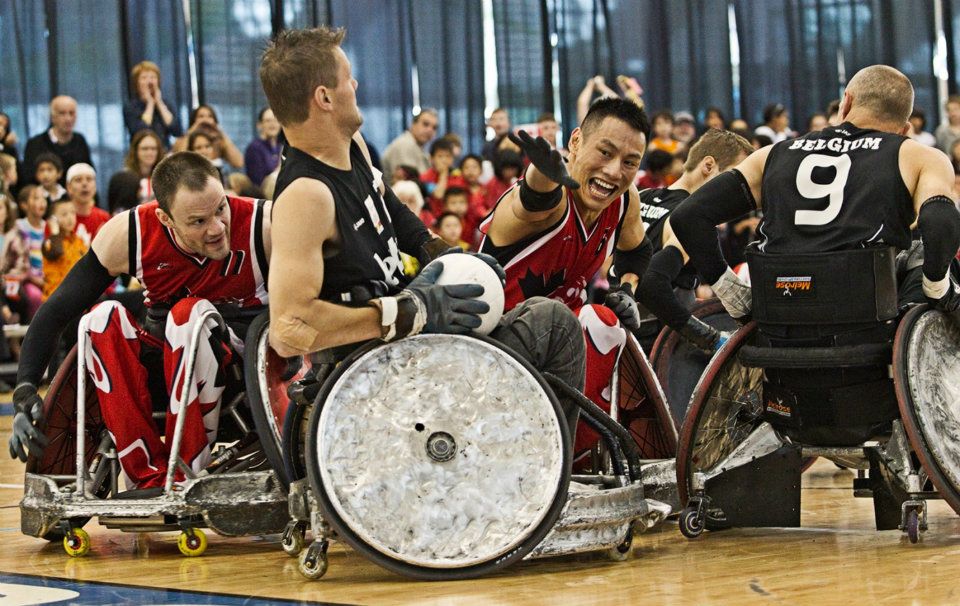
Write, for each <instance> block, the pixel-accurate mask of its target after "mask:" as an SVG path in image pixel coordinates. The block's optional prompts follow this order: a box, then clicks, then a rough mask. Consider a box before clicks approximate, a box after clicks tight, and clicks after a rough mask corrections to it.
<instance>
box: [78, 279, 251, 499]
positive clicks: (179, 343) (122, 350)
mask: <svg viewBox="0 0 960 606" xmlns="http://www.w3.org/2000/svg"><path fill="white" fill-rule="evenodd" d="M211 309H214V307H213V305H212V304H211V303H210V302H209V301H207V300H205V299H197V298H187V299H183V300H182V301H180V302H179V303H177V304H176V305H174V306H173V308H172V309H171V310H170V313H169V314H168V316H167V324H166V330H165V339H164V342H162V343H161V342H160V340H159V339H157V338H156V337H154V336H153V335H151V334H149V333H147V332H146V331H145V330H144V329H143V328H142V327H141V326H140V325H139V324H137V322H136V320H135V319H134V318H133V316H132V315H131V314H130V312H129V311H127V309H126V308H124V307H123V306H122V305H120V304H119V303H118V302H116V301H106V302H103V303H100V304H99V305H97V306H96V307H94V308H93V309H92V310H91V311H90V312H89V313H88V314H87V315H86V316H84V319H83V321H82V322H81V326H84V325H86V326H87V331H88V335H89V338H88V340H87V347H86V351H84V352H82V353H83V355H84V356H85V360H86V367H87V372H88V374H89V376H90V379H91V381H92V383H93V384H94V386H95V387H96V389H97V395H98V398H99V403H100V411H101V413H102V415H103V420H104V423H105V424H106V426H107V430H108V431H109V432H110V435H111V437H112V438H113V441H114V443H115V444H116V447H117V454H118V455H119V459H120V465H121V466H122V467H123V471H124V473H125V474H126V476H127V480H128V481H127V486H128V488H151V487H156V486H163V484H164V481H165V479H166V474H167V464H168V461H169V458H170V453H169V450H168V448H169V446H170V445H171V444H172V441H173V433H174V428H175V427H176V420H177V415H178V414H179V413H180V404H179V403H180V402H185V403H186V414H187V418H186V419H185V421H184V428H183V435H182V437H181V442H180V458H181V459H183V460H184V461H185V462H186V464H187V465H188V466H189V467H190V468H191V469H193V470H194V471H200V470H202V469H203V468H204V467H206V466H207V464H208V463H209V462H210V452H211V447H212V445H213V443H214V442H215V441H216V436H217V427H218V425H219V421H220V401H221V398H222V396H223V390H224V388H225V387H226V373H225V370H226V368H227V366H228V365H229V364H230V362H231V360H232V359H233V356H235V355H236V354H235V353H234V351H233V350H232V349H231V346H230V344H229V343H228V342H227V341H226V340H225V339H229V340H230V341H232V342H233V343H234V344H235V345H236V344H237V343H239V340H238V339H236V337H235V336H234V335H233V333H232V331H229V329H227V331H228V332H229V335H223V334H222V331H221V330H220V328H219V325H218V324H217V323H216V321H215V320H213V319H208V320H207V321H206V322H205V323H204V327H203V328H202V330H201V338H200V340H199V345H198V348H197V357H196V363H195V365H194V374H193V377H186V376H185V374H186V364H187V356H188V355H189V348H190V337H191V333H192V332H193V327H194V326H195V325H196V323H197V322H198V321H199V320H200V316H201V314H203V313H204V312H205V311H208V310H211ZM85 323H87V324H85ZM240 347H241V348H242V345H241V346H240ZM146 348H154V349H162V351H163V372H164V378H165V383H164V384H165V386H166V389H167V393H168V394H169V395H170V402H169V406H168V407H167V413H166V432H165V433H166V435H165V440H161V438H160V431H159V430H158V429H157V426H156V424H155V423H154V421H153V406H152V401H151V396H150V391H149V389H148V382H147V377H148V374H149V373H150V372H151V369H148V368H147V367H146V366H144V364H143V362H142V359H141V355H142V354H143V353H144V351H145V349H146ZM153 372H156V369H154V370H153ZM184 390H186V393H184ZM176 479H177V480H182V479H183V476H182V474H181V473H179V472H178V473H177V476H176Z"/></svg>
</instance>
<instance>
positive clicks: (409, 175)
mask: <svg viewBox="0 0 960 606" xmlns="http://www.w3.org/2000/svg"><path fill="white" fill-rule="evenodd" d="M390 177H391V178H390V182H391V183H399V182H400V181H417V182H419V181H420V172H419V171H418V170H417V169H416V168H414V167H413V166H408V165H406V164H403V165H401V166H397V167H396V168H394V169H393V173H392V174H391V175H390Z"/></svg>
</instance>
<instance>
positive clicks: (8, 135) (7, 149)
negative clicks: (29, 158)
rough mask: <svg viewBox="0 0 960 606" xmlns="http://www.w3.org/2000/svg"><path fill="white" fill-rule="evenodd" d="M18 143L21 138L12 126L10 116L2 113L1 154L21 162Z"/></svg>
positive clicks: (0, 130) (0, 116)
mask: <svg viewBox="0 0 960 606" xmlns="http://www.w3.org/2000/svg"><path fill="white" fill-rule="evenodd" d="M17 143H19V138H18V137H17V133H15V132H13V128H11V126H10V116H8V115H7V114H6V113H5V112H0V153H4V154H7V155H9V156H13V157H14V159H17V160H19V159H20V155H19V154H18V153H17Z"/></svg>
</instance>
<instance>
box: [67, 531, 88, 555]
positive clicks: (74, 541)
mask: <svg viewBox="0 0 960 606" xmlns="http://www.w3.org/2000/svg"><path fill="white" fill-rule="evenodd" d="M63 550H64V551H66V552H67V555H68V556H70V557H71V558H79V557H82V556H85V555H87V552H89V551H90V535H88V534H87V531H86V530H84V529H83V528H71V529H70V531H69V532H68V533H67V534H66V535H64V537H63Z"/></svg>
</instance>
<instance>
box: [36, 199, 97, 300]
mask: <svg viewBox="0 0 960 606" xmlns="http://www.w3.org/2000/svg"><path fill="white" fill-rule="evenodd" d="M47 225H48V227H49V228H50V236H49V237H47V239H45V240H44V241H43V248H42V252H43V300H44V301H46V300H47V299H48V298H50V295H52V294H53V291H55V290H56V289H57V287H58V286H60V283H61V282H63V279H64V278H66V277H67V273H68V272H69V271H70V269H71V268H72V267H73V266H74V265H75V264H76V263H77V261H79V260H80V258H81V257H82V256H83V255H85V254H86V253H87V248H88V246H87V245H86V243H84V241H83V238H81V237H80V236H78V235H77V205H76V203H75V202H74V201H73V200H70V199H69V198H68V199H66V200H57V201H56V202H54V203H53V210H52V211H51V213H50V219H48V220H47Z"/></svg>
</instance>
